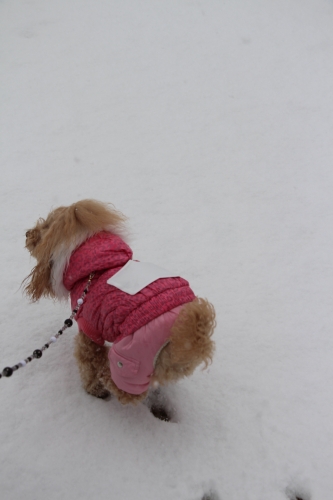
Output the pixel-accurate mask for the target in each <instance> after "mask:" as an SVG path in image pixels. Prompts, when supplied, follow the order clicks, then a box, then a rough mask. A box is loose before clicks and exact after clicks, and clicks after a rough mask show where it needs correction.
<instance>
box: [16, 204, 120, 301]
mask: <svg viewBox="0 0 333 500" xmlns="http://www.w3.org/2000/svg"><path fill="white" fill-rule="evenodd" d="M125 220H126V218H125V216H124V215H123V214H121V213H120V212H118V211H116V210H115V209H113V208H111V207H110V205H108V204H106V203H101V202H99V201H95V200H82V201H78V202H77V203H74V204H73V205H70V206H69V207H59V208H56V209H55V210H52V211H51V212H50V213H49V215H48V216H47V218H46V219H38V221H37V223H36V225H35V226H34V227H33V228H32V229H29V230H28V231H27V232H26V243H25V246H26V248H27V249H28V250H29V252H30V254H31V255H32V257H34V258H35V259H36V260H37V264H36V266H35V267H34V268H33V269H32V271H31V273H30V274H29V276H27V278H26V279H25V280H24V282H25V291H26V293H27V294H28V295H29V296H30V297H31V299H32V300H33V301H36V300H38V299H40V297H42V296H49V297H57V296H58V294H57V291H56V290H55V286H54V276H53V271H54V268H55V267H56V268H57V273H58V274H60V275H61V277H62V273H63V271H64V270H65V267H66V265H67V264H68V262H69V259H70V256H71V254H72V252H73V251H74V250H75V249H76V248H77V247H78V246H79V245H81V244H82V243H83V242H84V241H85V240H86V239H87V238H90V237H91V236H93V235H94V234H95V233H98V232H100V231H110V232H113V233H115V234H121V233H122V231H123V225H124V222H125Z"/></svg>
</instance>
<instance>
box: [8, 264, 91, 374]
mask: <svg viewBox="0 0 333 500" xmlns="http://www.w3.org/2000/svg"><path fill="white" fill-rule="evenodd" d="M93 277H94V273H91V274H90V275H89V279H88V283H87V284H86V286H85V289H84V290H83V293H82V295H81V297H80V298H79V299H78V301H77V305H76V306H75V307H74V309H73V311H72V314H71V315H70V317H69V318H68V319H65V321H64V326H63V327H62V328H61V329H60V330H59V331H58V333H56V334H55V335H54V337H51V338H50V340H49V342H48V343H47V344H45V345H43V347H42V348H41V349H36V350H35V351H34V352H33V353H32V355H31V356H29V357H28V358H26V359H22V360H21V361H19V362H18V363H17V365H15V366H12V367H10V366H6V368H4V369H3V371H2V373H0V378H2V377H10V376H11V375H12V374H13V373H14V372H15V371H16V370H18V369H19V368H23V367H24V366H26V364H27V363H30V361H32V360H33V359H39V358H41V357H42V355H43V351H45V350H46V349H48V348H49V347H50V345H51V344H54V343H55V342H56V341H57V340H58V338H59V337H60V335H62V334H63V333H64V331H65V330H67V328H70V327H71V326H72V324H73V318H75V316H76V314H77V312H78V310H79V309H80V307H81V306H82V304H83V302H84V299H85V296H86V295H87V293H88V290H89V287H90V284H91V280H92V279H93Z"/></svg>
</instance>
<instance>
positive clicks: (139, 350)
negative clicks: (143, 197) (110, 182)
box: [25, 200, 215, 404]
mask: <svg viewBox="0 0 333 500" xmlns="http://www.w3.org/2000/svg"><path fill="white" fill-rule="evenodd" d="M125 220H126V218H125V217H124V216H123V215H122V214H121V213H120V212H118V211H116V210H115V209H114V208H112V207H110V205H108V204H105V203H101V202H98V201H95V200H82V201H79V202H77V203H74V204H73V205H71V206H69V207H60V208H57V209H55V210H53V211H52V212H50V214H49V215H48V216H47V218H46V219H39V220H38V221H37V223H36V225H35V226H34V227H33V228H32V229H30V230H28V231H27V233H26V248H27V249H28V250H29V252H30V254H31V255H32V256H33V257H34V258H35V259H36V260H37V264H36V266H35V267H34V268H33V269H32V271H31V273H30V275H29V276H28V277H27V278H26V280H25V281H26V286H25V290H26V292H27V294H28V295H29V296H30V297H31V299H32V300H33V301H37V300H38V299H40V298H41V297H42V296H47V297H52V298H56V299H67V298H68V297H70V299H71V302H72V309H73V312H74V317H75V319H76V321H77V323H78V325H79V330H80V331H79V333H78V334H77V336H76V338H75V342H76V344H75V357H76V360H77V362H78V366H79V370H80V375H81V379H82V383H83V386H84V388H85V389H86V391H87V392H88V393H89V394H92V395H94V396H96V397H100V398H105V397H107V396H108V394H109V393H110V392H111V393H112V394H113V395H115V396H116V397H117V398H118V400H119V401H120V402H121V403H123V404H127V403H137V402H138V401H141V400H143V399H144V398H145V397H146V396H147V392H148V390H149V387H157V386H158V385H159V384H161V385H164V384H167V383H169V382H175V381H177V380H179V379H181V378H183V377H187V376H189V375H191V374H192V373H193V371H194V370H195V368H197V367H198V366H199V365H200V364H201V363H204V366H205V367H207V365H208V363H210V362H211V361H212V356H213V352H214V342H213V341H212V339H211V336H212V334H213V330H214V327H215V312H214V308H213V306H212V304H210V303H209V302H208V301H207V300H204V299H201V298H198V297H196V296H195V295H194V294H193V292H192V290H191V289H190V287H189V284H188V282H187V281H185V280H184V279H182V278H180V277H179V276H177V275H166V276H164V275H163V273H162V274H161V276H160V275H158V276H157V278H156V279H153V280H151V281H149V282H148V283H146V282H145V283H144V286H142V287H141V288H140V289H139V290H138V291H137V292H135V293H133V292H128V291H125V290H124V288H122V287H124V285H117V284H115V283H114V281H112V279H113V280H114V279H115V278H114V277H116V278H117V279H118V277H119V276H121V274H118V273H119V272H120V271H122V272H123V271H124V269H125V266H128V265H129V264H131V265H132V266H134V263H136V261H133V259H132V251H131V249H130V248H129V246H128V245H127V244H126V243H125V241H124V239H123V235H124V223H125ZM139 265H140V263H139ZM140 269H141V268H140ZM155 272H156V270H155ZM92 273H93V278H92V280H91V286H90V288H89V291H88V292H87V293H86V295H85V293H84V302H83V303H82V302H81V303H80V300H81V299H80V297H82V293H83V291H86V289H87V282H88V279H89V276H90V275H91V274H92ZM130 273H133V271H130ZM143 274H144V273H143ZM159 276H160V277H159ZM144 279H146V276H145V278H144ZM131 280H132V282H133V280H134V278H133V277H132V278H131ZM108 281H112V283H108ZM105 341H108V342H112V343H113V345H112V347H111V348H109V347H107V346H106V345H105Z"/></svg>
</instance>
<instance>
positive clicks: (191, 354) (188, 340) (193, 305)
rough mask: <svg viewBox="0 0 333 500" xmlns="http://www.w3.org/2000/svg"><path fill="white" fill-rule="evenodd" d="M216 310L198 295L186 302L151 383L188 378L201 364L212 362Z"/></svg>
mask: <svg viewBox="0 0 333 500" xmlns="http://www.w3.org/2000/svg"><path fill="white" fill-rule="evenodd" d="M215 325H216V322H215V311H214V307H213V306H212V304H210V303H209V302H208V301H207V300H205V299H201V298H196V299H195V300H194V301H193V302H189V303H188V304H186V305H185V306H184V307H183V309H182V310H181V312H180V314H179V316H178V318H177V319H176V321H175V324H174V325H173V327H172V329H171V332H172V333H171V337H170V342H169V343H168V344H167V345H166V347H165V348H164V349H163V350H162V352H161V353H160V355H159V357H158V359H157V362H156V365H155V370H154V373H153V375H152V382H158V383H159V384H162V385H163V384H165V383H168V382H175V381H177V380H179V379H181V378H183V377H188V376H189V375H191V374H192V373H193V372H194V370H195V369H196V368H197V367H198V366H199V365H200V364H201V363H204V364H205V368H206V367H207V366H208V364H209V363H211V361H212V358H213V353H214V349H215V344H214V342H213V341H212V340H211V336H212V334H213V331H214V328H215Z"/></svg>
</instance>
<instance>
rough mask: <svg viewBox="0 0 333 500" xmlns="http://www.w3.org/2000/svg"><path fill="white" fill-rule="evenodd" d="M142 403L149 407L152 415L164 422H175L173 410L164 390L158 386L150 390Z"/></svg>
mask: <svg viewBox="0 0 333 500" xmlns="http://www.w3.org/2000/svg"><path fill="white" fill-rule="evenodd" d="M144 404H145V405H146V406H147V408H149V410H150V412H151V413H152V414H153V415H154V417H156V418H158V419H159V420H162V421H164V422H175V421H176V420H175V412H174V409H173V408H172V407H171V405H170V402H169V400H168V398H167V396H166V394H165V391H164V390H163V389H162V388H161V387H159V388H158V389H154V390H151V391H150V392H149V394H148V396H147V399H146V400H145V402H144Z"/></svg>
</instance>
